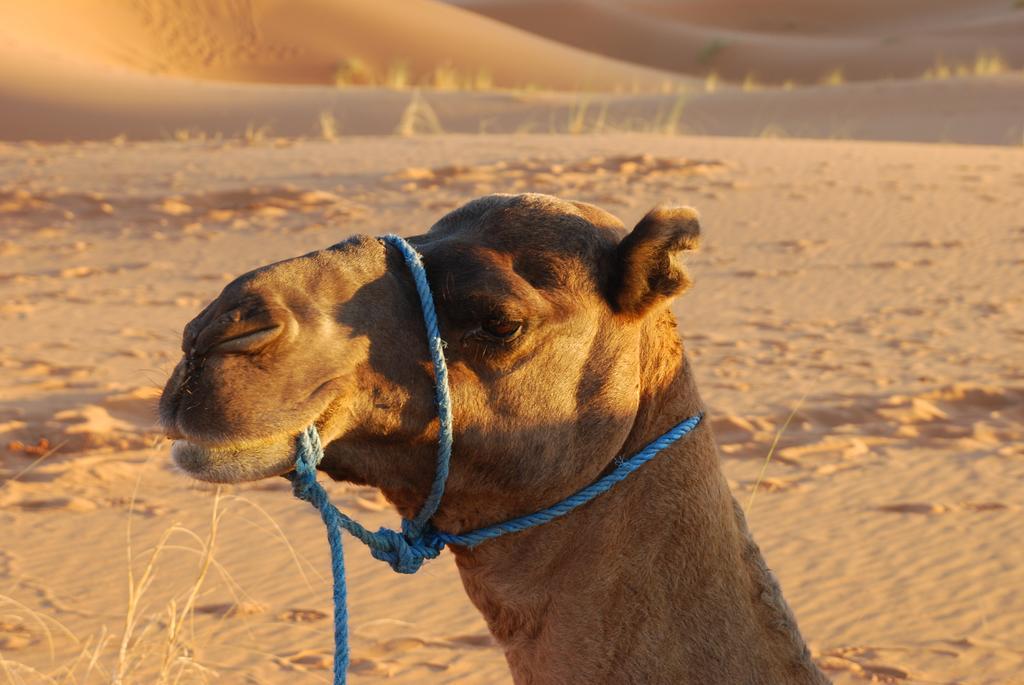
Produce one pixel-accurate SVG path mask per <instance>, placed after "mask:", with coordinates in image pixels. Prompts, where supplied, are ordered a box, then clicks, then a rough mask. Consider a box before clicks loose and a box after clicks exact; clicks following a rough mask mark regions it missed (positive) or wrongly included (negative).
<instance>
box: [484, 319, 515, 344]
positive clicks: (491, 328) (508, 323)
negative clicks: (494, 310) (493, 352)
mask: <svg viewBox="0 0 1024 685" xmlns="http://www.w3.org/2000/svg"><path fill="white" fill-rule="evenodd" d="M480 330H481V331H482V332H483V333H485V334H486V335H488V336H489V337H491V338H496V339H498V340H511V339H512V338H514V337H516V336H517V335H519V332H520V331H522V330H523V322H522V321H513V320H511V319H498V318H492V319H486V320H484V322H483V323H482V324H481V325H480Z"/></svg>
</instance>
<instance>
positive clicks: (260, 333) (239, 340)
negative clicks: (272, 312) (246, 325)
mask: <svg viewBox="0 0 1024 685" xmlns="http://www.w3.org/2000/svg"><path fill="white" fill-rule="evenodd" d="M283 330H284V326H281V325H279V324H277V325H274V326H268V327H266V328H261V329H259V330H255V331H250V332H248V333H242V334H241V335H236V336H235V337H233V338H228V339H227V340H222V341H220V342H218V343H217V344H216V345H214V346H213V347H212V348H210V352H255V351H256V350H258V349H260V348H261V347H263V346H265V345H267V344H268V343H270V342H271V341H272V340H274V338H276V337H277V336H279V335H280V334H281V332H282V331H283Z"/></svg>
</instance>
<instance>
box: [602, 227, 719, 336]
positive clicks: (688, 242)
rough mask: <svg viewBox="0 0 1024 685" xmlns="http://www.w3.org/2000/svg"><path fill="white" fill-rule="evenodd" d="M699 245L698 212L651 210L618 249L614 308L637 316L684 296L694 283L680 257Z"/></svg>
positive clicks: (614, 284) (613, 296) (612, 293)
mask: <svg viewBox="0 0 1024 685" xmlns="http://www.w3.org/2000/svg"><path fill="white" fill-rule="evenodd" d="M699 244H700V220H699V217H698V214H697V210H695V209H692V208H690V207H655V208H654V209H652V210H651V211H649V212H648V213H647V216H645V217H644V218H643V219H641V220H640V223H638V224H637V225H636V228H634V229H633V232H632V233H630V234H629V235H627V236H626V237H625V238H623V240H622V242H621V243H619V246H618V248H617V250H616V262H617V264H616V274H615V277H614V278H613V279H612V292H611V300H612V305H613V306H614V307H615V309H616V310H618V311H620V312H622V313H624V314H631V315H635V316H637V315H642V314H645V313H646V312H647V311H648V310H649V309H651V308H652V307H655V306H657V305H659V304H663V303H666V302H668V301H669V300H671V299H672V298H673V297H675V296H676V295H679V294H680V293H682V292H683V291H684V290H686V289H687V288H688V287H689V286H690V283H691V281H690V277H689V275H688V274H687V273H686V270H685V269H683V267H682V265H681V264H679V263H678V262H677V258H676V255H677V254H678V253H679V252H681V251H683V250H693V249H696V248H697V246H698V245H699Z"/></svg>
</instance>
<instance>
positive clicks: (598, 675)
mask: <svg viewBox="0 0 1024 685" xmlns="http://www.w3.org/2000/svg"><path fill="white" fill-rule="evenodd" d="M702 409H703V407H702V405H701V402H700V398H699V396H698V394H697V392H696V388H695V386H694V384H693V380H692V378H691V377H690V374H689V373H688V370H687V366H686V363H685V361H683V362H682V363H681V365H680V367H679V370H678V372H677V373H676V374H675V377H674V380H672V381H671V382H670V383H669V386H668V387H667V388H665V389H664V392H662V393H659V394H658V396H657V397H655V398H651V399H649V400H647V401H646V402H642V403H641V407H640V410H639V411H638V414H637V421H636V422H635V424H634V428H633V431H632V433H631V434H630V436H629V438H628V439H627V441H626V444H625V445H623V453H625V454H630V453H632V452H633V451H635V450H637V449H639V448H640V447H641V446H643V445H644V444H646V443H647V442H649V441H650V440H652V439H653V438H655V437H657V436H658V435H660V434H661V433H662V432H664V431H665V430H667V428H669V427H670V426H672V425H673V424H675V423H677V422H679V421H680V420H682V419H684V418H686V417H687V416H691V415H694V414H696V413H698V412H700V411H702ZM455 553H456V561H457V564H458V567H459V571H460V574H461V576H462V580H463V583H464V585H465V587H466V591H467V593H468V594H469V596H470V598H471V600H472V601H473V602H474V604H476V606H477V607H478V608H479V609H480V611H481V612H482V613H483V615H484V617H485V618H486V620H487V622H488V625H489V627H490V629H491V632H492V633H493V634H494V635H495V637H496V638H497V640H498V641H499V643H500V644H501V645H502V646H503V647H504V649H505V653H506V656H507V658H508V661H509V665H510V668H511V670H512V673H513V676H514V677H515V681H516V682H517V683H563V682H586V683H596V684H601V683H633V682H635V683H660V682H664V683H708V684H715V683H722V684H725V683H740V682H742V683H766V684H767V683H783V682H784V683H794V684H804V683H807V684H811V683H813V684H819V683H826V682H827V680H826V679H825V678H824V676H822V675H821V674H820V672H819V671H817V669H816V668H815V667H814V666H813V664H812V662H811V661H810V658H809V655H808V654H807V648H806V647H805V646H804V643H803V640H802V639H801V638H800V636H799V633H798V631H797V630H796V625H795V621H794V620H793V617H792V614H791V613H790V612H789V610H788V607H786V605H785V602H784V600H782V597H781V593H780V592H779V591H778V585H777V583H776V582H775V581H774V578H773V577H772V576H771V574H770V572H769V571H768V570H767V568H766V567H765V565H764V561H763V558H762V557H761V553H760V551H759V550H758V549H757V546H756V545H755V544H754V543H753V541H752V540H751V539H750V536H749V533H748V532H747V530H746V524H745V521H744V519H743V514H742V511H741V510H739V508H738V507H737V506H736V505H735V501H734V500H733V497H732V495H731V493H730V492H729V489H728V485H727V483H726V481H725V478H724V476H723V475H722V472H721V469H720V467H719V462H718V456H717V452H716V448H715V445H714V441H713V438H712V436H711V433H710V430H709V429H708V427H707V425H706V422H702V423H701V424H700V425H698V426H697V428H696V429H694V431H693V432H692V433H691V434H689V435H687V436H686V437H685V438H684V439H683V440H681V441H679V442H677V443H675V444H673V445H672V446H670V447H668V448H667V449H666V450H665V451H664V452H663V453H662V454H660V455H659V456H658V457H657V458H656V459H654V460H653V461H651V462H649V463H647V464H646V465H645V466H644V467H643V468H641V469H639V470H638V471H637V472H635V473H634V474H633V475H632V476H631V477H630V478H628V479H626V480H625V481H623V482H621V483H619V484H618V485H617V486H616V487H615V488H613V489H612V490H610V491H609V492H607V493H605V494H604V495H602V496H601V497H599V498H597V499H596V500H594V501H592V502H590V503H589V504H587V505H586V506H584V507H581V508H580V509H578V510H576V511H574V512H572V513H571V514H569V515H567V516H566V517H564V518H562V519H559V520H556V521H553V522H551V523H549V524H546V525H544V526H540V527H538V528H534V529H531V530H529V531H525V532H522V533H519V534H516V535H511V536H507V537H504V538H499V539H496V540H493V541H491V542H488V543H485V544H483V545H480V546H479V547H477V548H474V549H472V550H466V549H461V550H460V549H456V550H455Z"/></svg>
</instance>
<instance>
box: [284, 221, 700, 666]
mask: <svg viewBox="0 0 1024 685" xmlns="http://www.w3.org/2000/svg"><path fill="white" fill-rule="evenodd" d="M383 241H384V242H385V243H387V244H389V245H392V246H394V247H395V248H397V249H398V251H399V252H401V253H402V257H403V258H404V259H405V263H406V265H407V266H408V267H409V271H410V272H411V273H412V277H413V280H414V281H415V283H416V293H417V294H418V295H419V298H420V306H421V307H422V309H423V319H424V321H425V322H426V326H427V344H428V345H429V347H430V357H431V359H432V360H433V362H434V383H435V390H436V399H437V414H438V419H439V421H440V429H439V430H440V437H439V439H438V447H437V470H436V472H435V475H434V482H433V484H432V485H431V486H430V494H429V495H427V499H426V501H425V502H424V503H423V507H422V508H421V509H420V511H419V513H418V514H416V516H415V517H414V518H413V519H411V520H410V519H403V520H402V530H401V531H396V530H391V529H389V528H381V529H379V530H378V531H377V532H376V533H371V532H370V531H368V530H367V529H366V528H364V527H363V526H362V525H360V524H359V522H357V521H355V520H353V519H352V518H350V517H348V516H346V515H345V514H343V513H341V512H340V511H338V509H337V508H336V507H335V506H334V505H333V504H331V502H330V500H329V499H328V497H327V492H326V491H325V490H324V489H323V487H322V486H321V485H320V483H319V482H317V479H316V468H317V465H318V464H319V463H320V460H322V459H323V457H324V450H323V445H321V443H320V434H319V433H318V432H317V430H316V427H315V426H310V427H309V428H307V429H306V430H305V431H304V432H303V433H302V434H301V435H300V436H299V437H298V445H297V449H296V459H295V470H294V471H292V472H291V473H288V474H287V475H286V477H287V478H288V479H289V480H291V482H292V491H293V492H294V494H295V496H296V497H298V498H299V499H303V500H306V501H307V502H309V503H310V504H312V505H313V506H314V507H316V508H317V509H318V510H319V511H320V517H321V518H322V519H323V522H324V524H325V525H326V526H327V540H328V543H329V544H330V547H331V574H332V576H333V577H334V685H345V682H346V674H347V672H348V664H349V648H348V601H347V589H346V586H345V557H344V554H343V550H342V545H341V531H342V529H344V530H347V531H348V532H349V533H351V534H352V535H353V536H354V537H355V538H357V539H358V540H359V541H360V542H362V543H363V544H364V545H366V546H367V547H369V548H370V554H372V555H373V557H374V558H375V559H379V560H380V561H386V562H387V563H388V564H389V565H390V566H391V568H392V569H393V570H394V571H396V572H398V573H416V571H418V570H419V568H420V566H422V565H423V562H424V561H426V560H427V559H434V558H436V557H437V556H438V555H439V554H441V551H442V550H443V549H444V548H445V546H446V545H459V546H464V547H475V546H476V545H479V544H480V543H482V542H485V541H487V540H491V539H493V538H496V537H500V536H502V535H507V534H509V533H518V532H520V531H523V530H526V529H528V528H533V527H534V526H539V525H542V524H545V523H547V522H549V521H552V520H554V519H556V518H558V517H560V516H564V515H565V514H568V513H569V512H570V511H572V510H573V509H576V508H577V507H580V506H582V505H584V504H586V503H587V502H589V501H590V500H592V499H594V498H595V497H597V496H598V495H601V494H602V493H604V492H607V491H608V490H610V489H611V488H612V486H614V485H615V484H616V483H618V482H619V481H621V480H623V479H625V478H626V477H628V476H629V474H631V473H633V472H634V471H636V470H637V469H638V468H640V467H641V466H643V465H644V464H646V463H647V462H649V461H650V460H651V459H653V458H654V457H655V456H657V455H658V453H659V452H661V451H662V450H664V449H665V448H666V447H668V446H669V445H671V444H672V443H674V442H676V441H677V440H679V439H680V438H682V437H683V436H684V435H686V434H687V433H689V432H690V431H692V430H693V429H694V427H696V426H697V424H698V423H700V421H701V419H702V418H703V414H697V415H696V416H691V417H690V418H688V419H686V420H685V421H682V422H681V423H678V424H676V425H675V426H673V427H672V428H670V429H669V430H668V431H667V432H665V433H664V434H663V435H661V436H660V437H658V438H656V439H655V440H654V441H652V442H651V443H650V444H648V445H647V446H646V447H644V448H643V449H642V450H640V451H639V452H637V453H636V454H635V455H633V456H632V457H630V458H629V459H627V460H625V461H622V462H621V463H620V464H619V465H618V467H616V469H615V470H614V471H612V472H611V473H609V474H608V475H606V476H604V477H603V478H601V479H599V480H597V481H595V482H594V483H592V484H590V485H588V486H587V487H585V488H583V489H582V490H580V491H579V492H577V493H576V494H574V495H571V496H569V497H567V498H566V499H564V500H562V501H561V502H558V503H557V504H553V505H551V506H550V507H548V508H547V509H542V510H541V511H538V512H535V513H533V514H527V515H526V516H520V517H519V518H514V519H512V520H510V521H505V522H504V523H498V524H496V525H493V526H488V527H486V528H480V529H479V530H474V531H470V532H468V533H462V534H460V535H451V534H449V533H442V532H440V531H438V530H436V529H434V527H433V526H432V525H431V523H430V519H431V518H432V517H433V516H434V514H435V513H436V512H437V508H438V507H439V506H440V505H441V498H442V497H443V496H444V486H445V483H446V482H447V481H448V465H449V463H450V461H451V456H452V406H451V394H450V391H449V388H448V365H447V364H446V363H445V358H444V342H443V341H442V340H441V333H440V331H439V330H438V326H437V311H436V310H435V309H434V297H433V295H432V294H431V292H430V285H429V283H428V282H427V272H426V270H425V269H424V268H423V262H422V261H421V260H420V255H419V253H418V252H416V249H415V248H414V247H413V246H412V245H410V244H409V243H407V242H406V241H405V240H404V239H402V238H400V237H398V236H396V235H389V236H385V237H384V238H383Z"/></svg>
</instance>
